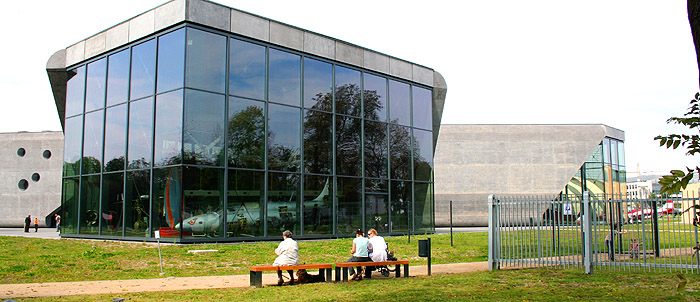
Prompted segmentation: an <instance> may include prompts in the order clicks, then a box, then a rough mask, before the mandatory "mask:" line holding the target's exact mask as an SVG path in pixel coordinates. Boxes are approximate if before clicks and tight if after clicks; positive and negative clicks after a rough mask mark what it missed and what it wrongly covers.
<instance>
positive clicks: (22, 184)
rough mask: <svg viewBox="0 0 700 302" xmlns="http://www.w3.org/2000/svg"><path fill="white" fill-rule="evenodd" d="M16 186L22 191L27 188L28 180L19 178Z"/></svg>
mask: <svg viewBox="0 0 700 302" xmlns="http://www.w3.org/2000/svg"><path fill="white" fill-rule="evenodd" d="M17 187H18V188H19V189H20V190H22V191H24V190H26V189H27V188H29V182H28V181H27V180H26V179H20V180H19V183H18V184H17Z"/></svg>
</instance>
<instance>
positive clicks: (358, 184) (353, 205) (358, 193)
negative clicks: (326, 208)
mask: <svg viewBox="0 0 700 302" xmlns="http://www.w3.org/2000/svg"><path fill="white" fill-rule="evenodd" d="M336 217H337V218H336V219H337V221H338V223H337V230H336V234H337V235H352V234H355V231H356V230H357V229H359V228H361V227H362V179H361V178H349V177H338V214H337V216H336Z"/></svg>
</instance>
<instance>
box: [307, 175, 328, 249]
mask: <svg viewBox="0 0 700 302" xmlns="http://www.w3.org/2000/svg"><path fill="white" fill-rule="evenodd" d="M332 233H333V178H332V177H330V176H314V175H306V176H305V177H304V234H306V235H313V234H332Z"/></svg>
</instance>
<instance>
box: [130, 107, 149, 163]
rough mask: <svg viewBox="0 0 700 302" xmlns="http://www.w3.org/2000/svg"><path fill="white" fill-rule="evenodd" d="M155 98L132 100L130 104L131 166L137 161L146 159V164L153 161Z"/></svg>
mask: <svg viewBox="0 0 700 302" xmlns="http://www.w3.org/2000/svg"><path fill="white" fill-rule="evenodd" d="M152 129H153V98H148V99H143V100H139V101H136V102H132V103H131V105H130V106H129V147H128V148H129V150H128V152H127V157H128V159H129V167H140V165H134V164H135V161H137V160H140V159H144V160H145V162H146V166H148V164H150V162H151V140H152V137H153V134H152Z"/></svg>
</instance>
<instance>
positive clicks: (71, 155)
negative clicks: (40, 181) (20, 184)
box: [63, 115, 83, 222]
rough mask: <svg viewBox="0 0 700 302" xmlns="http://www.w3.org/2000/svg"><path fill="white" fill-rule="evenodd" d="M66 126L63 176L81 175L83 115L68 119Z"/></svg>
mask: <svg viewBox="0 0 700 302" xmlns="http://www.w3.org/2000/svg"><path fill="white" fill-rule="evenodd" d="M65 127H66V128H65V131H64V142H63V143H64V147H63V176H73V175H80V157H81V152H82V142H83V116H82V115H80V116H76V117H73V118H68V119H66V125H65ZM76 222H77V221H76Z"/></svg>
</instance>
